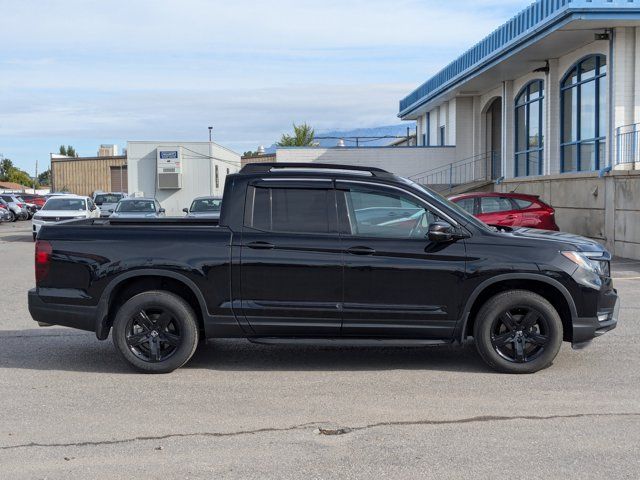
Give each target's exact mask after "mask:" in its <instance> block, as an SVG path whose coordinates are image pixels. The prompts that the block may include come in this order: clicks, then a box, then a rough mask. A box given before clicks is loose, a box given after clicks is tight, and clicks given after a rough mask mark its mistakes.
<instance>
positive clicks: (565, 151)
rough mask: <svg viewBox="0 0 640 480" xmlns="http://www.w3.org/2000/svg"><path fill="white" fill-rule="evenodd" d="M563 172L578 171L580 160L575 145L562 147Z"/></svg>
mask: <svg viewBox="0 0 640 480" xmlns="http://www.w3.org/2000/svg"><path fill="white" fill-rule="evenodd" d="M562 155H563V157H562V158H563V168H562V171H563V172H574V171H576V170H577V165H578V159H577V150H576V146H575V145H565V146H564V147H562Z"/></svg>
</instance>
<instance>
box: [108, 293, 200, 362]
mask: <svg viewBox="0 0 640 480" xmlns="http://www.w3.org/2000/svg"><path fill="white" fill-rule="evenodd" d="M112 337H113V343H114V345H115V347H116V350H118V352H119V353H120V355H121V356H122V358H123V359H124V360H125V361H126V362H127V363H128V364H129V365H130V366H131V367H133V368H134V369H135V370H137V371H139V372H144V373H169V372H172V371H173V370H175V369H177V368H180V367H181V366H183V365H184V364H185V363H187V362H188V361H189V359H191V357H192V356H193V354H194V353H195V351H196V347H197V346H198V337H199V330H198V321H197V317H196V314H195V313H194V311H193V309H192V308H191V306H190V305H189V304H188V303H187V302H185V301H184V299H182V298H181V297H179V296H178V295H175V294H173V293H171V292H166V291H161V290H153V291H148V292H143V293H140V294H138V295H135V296H134V297H132V298H130V299H129V300H127V302H126V303H125V304H124V305H122V306H121V307H120V309H119V310H118V312H117V313H116V317H115V320H114V322H113V330H112Z"/></svg>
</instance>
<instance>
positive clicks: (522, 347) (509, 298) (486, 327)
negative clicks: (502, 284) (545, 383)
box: [473, 290, 563, 373]
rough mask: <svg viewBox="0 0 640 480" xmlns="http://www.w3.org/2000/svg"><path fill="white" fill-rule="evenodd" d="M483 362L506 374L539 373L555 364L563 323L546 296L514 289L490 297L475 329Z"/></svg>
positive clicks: (480, 312)
mask: <svg viewBox="0 0 640 480" xmlns="http://www.w3.org/2000/svg"><path fill="white" fill-rule="evenodd" d="M473 336H474V339H475V343H476V348H477V350H478V353H479V354H480V356H481V357H482V359H483V360H484V361H485V362H486V364H487V365H489V366H490V367H491V368H493V369H494V370H497V371H498V372H502V373H535V372H537V371H540V370H543V369H545V368H547V367H549V366H550V365H551V363H552V362H553V360H554V359H555V358H556V356H557V355H558V352H559V351H560V346H561V345H562V337H563V332H562V320H561V319H560V315H558V312H557V311H556V309H555V308H553V305H551V303H549V302H548V301H547V300H546V299H545V298H544V297H541V296H540V295H538V294H536V293H533V292H530V291H527V290H510V291H507V292H503V293H500V294H498V295H496V296H494V297H492V298H490V299H489V300H488V301H487V302H486V303H485V304H484V305H483V306H482V308H481V309H480V311H479V312H478V315H477V316H476V321H475V324H474V327H473Z"/></svg>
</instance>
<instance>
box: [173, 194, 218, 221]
mask: <svg viewBox="0 0 640 480" xmlns="http://www.w3.org/2000/svg"><path fill="white" fill-rule="evenodd" d="M221 209H222V198H220V197H197V198H195V199H194V200H193V202H191V206H190V207H189V208H183V209H182V211H183V212H184V213H186V214H187V217H191V218H220V210H221Z"/></svg>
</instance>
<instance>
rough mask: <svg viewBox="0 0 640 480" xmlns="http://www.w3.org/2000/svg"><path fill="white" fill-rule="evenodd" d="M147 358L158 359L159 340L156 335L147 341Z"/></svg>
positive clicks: (154, 360)
mask: <svg viewBox="0 0 640 480" xmlns="http://www.w3.org/2000/svg"><path fill="white" fill-rule="evenodd" d="M149 360H151V361H152V362H159V361H160V341H159V338H158V337H153V338H151V340H150V341H149Z"/></svg>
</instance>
